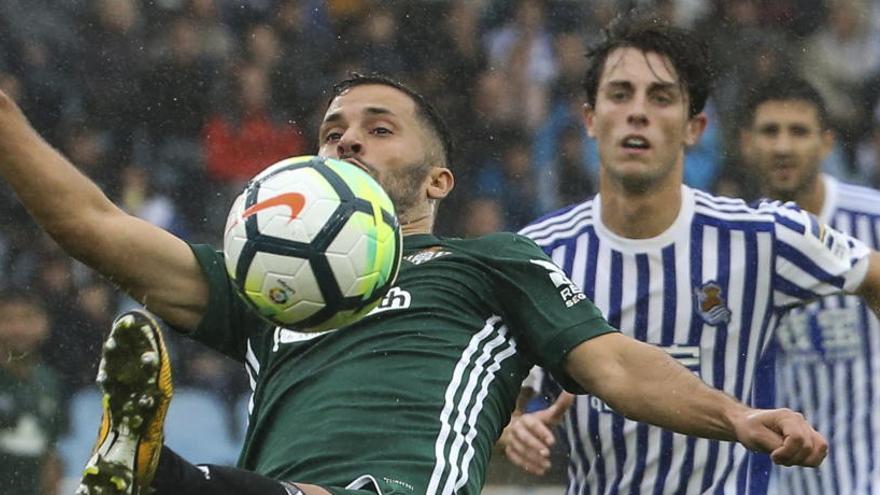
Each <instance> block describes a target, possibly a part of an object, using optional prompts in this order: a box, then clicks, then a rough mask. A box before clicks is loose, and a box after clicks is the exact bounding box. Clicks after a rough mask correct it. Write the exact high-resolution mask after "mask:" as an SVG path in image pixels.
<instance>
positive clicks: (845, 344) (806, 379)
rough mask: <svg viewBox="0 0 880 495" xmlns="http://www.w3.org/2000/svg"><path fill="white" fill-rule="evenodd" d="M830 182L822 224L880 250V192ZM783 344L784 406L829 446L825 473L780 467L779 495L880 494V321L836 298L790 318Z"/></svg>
mask: <svg viewBox="0 0 880 495" xmlns="http://www.w3.org/2000/svg"><path fill="white" fill-rule="evenodd" d="M824 180H825V205H824V206H823V208H822V212H821V214H820V215H819V220H820V221H822V222H825V223H827V224H829V225H831V226H832V227H833V228H834V229H836V230H839V231H841V232H845V233H847V234H849V235H851V236H853V237H855V238H857V239H859V240H861V241H862V242H864V243H865V244H867V245H868V246H870V247H871V248H873V249H877V248H878V247H880V191H875V190H872V189H866V188H863V187H858V186H853V185H848V184H842V183H839V182H837V181H836V180H835V179H833V178H831V177H829V176H825V177H824ZM776 342H777V343H778V346H776V347H775V350H776V360H777V361H776V373H777V382H776V392H777V403H778V404H780V405H781V406H785V407H790V408H792V409H795V410H798V411H801V412H803V413H804V415H805V416H806V417H807V418H808V419H809V420H810V421H811V422H812V423H813V425H814V427H815V428H816V429H817V430H818V431H820V432H822V433H823V434H824V435H825V436H826V438H827V439H828V443H829V449H828V457H827V458H826V459H825V462H823V463H822V465H821V466H820V467H819V469H804V468H785V469H779V470H778V471H777V473H776V474H777V475H778V476H779V478H778V480H777V481H778V483H777V486H778V489H779V493H781V494H799V495H812V494H816V495H819V494H821V495H834V494H841V495H843V494H846V495H869V494H874V493H878V491H880V323H878V321H877V319H876V318H875V317H874V315H873V313H872V312H871V311H870V309H868V308H867V307H866V306H865V304H864V303H863V302H862V300H861V299H859V298H858V297H855V296H844V295H838V296H829V297H826V298H824V299H822V300H820V301H817V302H814V303H812V304H810V305H808V306H806V307H800V308H796V309H793V310H792V311H791V312H790V313H789V314H787V315H786V316H785V317H784V318H783V319H782V321H781V323H780V325H779V330H778V331H777V341H776Z"/></svg>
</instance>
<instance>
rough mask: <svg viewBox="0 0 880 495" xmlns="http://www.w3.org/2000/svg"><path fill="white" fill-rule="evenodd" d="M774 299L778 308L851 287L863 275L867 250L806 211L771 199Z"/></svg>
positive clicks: (859, 282)
mask: <svg viewBox="0 0 880 495" xmlns="http://www.w3.org/2000/svg"><path fill="white" fill-rule="evenodd" d="M772 206H773V208H774V217H775V219H776V225H775V237H774V239H775V240H774V242H775V245H774V252H775V255H776V256H775V263H774V269H775V273H774V278H773V288H774V301H775V306H776V307H778V308H785V307H789V306H792V305H796V304H802V303H804V302H806V301H810V300H813V299H816V298H819V297H822V296H827V295H829V294H835V293H839V292H852V291H855V290H856V289H857V288H858V287H859V285H860V284H861V283H862V280H863V279H864V278H865V274H866V273H867V268H868V255H869V254H870V252H871V251H870V249H869V248H868V247H867V246H866V245H865V244H864V243H862V242H861V241H859V240H858V239H855V238H853V237H851V236H848V235H846V234H844V233H842V232H840V231H837V230H835V229H833V228H831V227H829V226H828V225H823V224H821V223H819V221H818V220H817V219H816V217H814V216H813V215H811V214H810V213H808V212H806V211H804V210H801V209H800V208H798V207H797V206H795V205H793V204H791V203H788V204H785V205H780V204H778V203H775V204H773V205H772Z"/></svg>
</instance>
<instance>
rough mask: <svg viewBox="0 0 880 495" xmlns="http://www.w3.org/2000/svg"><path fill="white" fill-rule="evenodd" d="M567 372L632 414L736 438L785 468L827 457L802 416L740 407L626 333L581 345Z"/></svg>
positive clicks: (716, 436) (673, 426)
mask: <svg viewBox="0 0 880 495" xmlns="http://www.w3.org/2000/svg"><path fill="white" fill-rule="evenodd" d="M566 370H567V371H568V373H569V374H570V375H571V376H572V377H573V378H574V379H576V380H577V381H578V382H579V383H580V384H581V386H583V387H584V388H585V389H586V390H587V391H589V392H590V393H592V394H595V395H597V396H598V397H600V398H601V399H603V400H604V401H605V402H607V403H608V405H609V406H611V407H612V408H613V409H615V410H616V411H617V412H619V413H621V414H623V415H624V416H626V417H628V418H630V419H633V420H636V421H643V422H646V423H651V424H654V425H657V426H661V427H663V428H668V429H670V430H674V431H677V432H679V433H684V434H686V435H694V436H700V437H705V438H713V439H717V440H729V441H738V442H740V443H742V444H744V445H745V446H746V447H748V448H749V449H751V450H754V451H759V452H768V453H770V455H771V458H772V459H773V461H774V462H776V463H777V464H782V465H786V466H792V465H801V466H818V465H819V463H821V462H822V459H824V458H825V453H826V451H827V448H828V447H827V443H826V441H825V438H824V437H822V435H820V434H819V433H818V432H816V431H815V430H814V429H813V428H812V427H811V426H810V425H809V424H808V423H807V422H806V420H805V419H804V417H803V416H802V415H801V414H800V413H796V412H794V411H791V410H789V409H773V410H759V409H752V408H749V407H746V406H744V405H742V404H741V403H739V402H737V401H736V400H735V399H733V398H732V397H730V396H728V395H727V394H725V393H723V392H720V391H718V390H715V389H713V388H711V387H709V386H707V385H706V384H705V383H703V382H702V381H701V380H700V379H699V378H697V377H696V376H695V375H694V374H693V373H691V372H690V371H689V370H688V369H686V368H685V367H683V366H681V365H680V364H679V363H678V362H676V361H675V360H674V359H672V358H671V357H670V356H669V355H668V354H666V353H665V352H663V351H662V350H660V349H658V348H656V347H654V346H652V345H649V344H645V343H643V342H639V341H637V340H634V339H631V338H629V337H627V336H625V335H622V334H616V333H615V334H606V335H602V336H599V337H596V338H594V339H591V340H588V341H586V342H584V343H582V344H581V345H579V346H578V347H576V348H575V349H574V350H572V351H571V352H570V353H569V354H568V357H567V361H566Z"/></svg>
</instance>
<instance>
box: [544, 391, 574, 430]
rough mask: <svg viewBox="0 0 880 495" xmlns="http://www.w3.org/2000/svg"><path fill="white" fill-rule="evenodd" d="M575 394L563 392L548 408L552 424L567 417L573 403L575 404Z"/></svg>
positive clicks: (556, 423)
mask: <svg viewBox="0 0 880 495" xmlns="http://www.w3.org/2000/svg"><path fill="white" fill-rule="evenodd" d="M574 399H575V395H574V394H570V393H568V392H562V393H561V394H559V397H558V398H557V399H556V401H555V402H553V404H551V405H550V407H548V408H547V409H546V411H547V414H548V418H547V419H548V420H549V421H550V424H552V425H554V426H555V425H558V424H559V422H560V421H562V419H563V418H564V417H565V413H566V412H568V410H569V408H571V405H572V404H574Z"/></svg>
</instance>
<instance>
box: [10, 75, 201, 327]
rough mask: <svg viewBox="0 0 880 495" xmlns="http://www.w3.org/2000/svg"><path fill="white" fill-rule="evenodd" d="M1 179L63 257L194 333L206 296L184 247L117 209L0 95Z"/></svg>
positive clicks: (158, 230)
mask: <svg viewBox="0 0 880 495" xmlns="http://www.w3.org/2000/svg"><path fill="white" fill-rule="evenodd" d="M0 175H2V176H3V177H4V178H5V179H6V180H7V181H8V182H9V184H10V185H11V186H12V188H13V189H14V190H15V192H16V194H17V195H18V197H19V199H20V200H21V202H22V203H23V204H24V206H25V207H26V208H27V209H28V211H29V212H30V213H31V215H33V217H34V219H35V220H36V221H37V223H39V224H40V225H41V226H42V227H43V228H44V229H45V230H46V231H47V232H48V233H49V234H50V235H51V236H52V238H54V239H55V241H57V242H58V243H59V244H60V245H61V246H62V247H63V248H64V250H65V251H67V252H68V253H69V254H70V255H72V256H73V257H75V258H77V259H79V260H80V261H82V262H83V263H85V264H87V265H89V266H91V267H92V268H94V269H95V270H96V271H98V272H99V273H101V274H103V275H104V276H106V277H108V278H109V279H110V280H112V281H113V282H114V283H115V284H117V285H118V286H119V287H120V288H121V289H123V290H124V291H126V292H128V293H129V294H130V295H131V296H132V297H134V298H135V299H137V300H138V301H140V302H142V303H144V304H145V305H146V306H147V308H148V309H150V310H151V311H153V312H155V313H156V314H157V315H159V316H161V317H162V318H163V319H164V320H165V321H167V322H169V323H170V324H173V325H176V326H178V327H180V328H195V326H196V324H197V323H198V322H199V320H200V319H201V316H202V313H203V311H204V310H205V308H206V306H207V300H208V289H207V283H206V280H205V277H204V275H203V274H202V272H201V269H200V268H199V266H198V264H197V263H196V259H195V256H194V255H193V253H192V251H190V249H189V247H188V246H187V245H186V243H185V242H184V241H182V240H181V239H178V238H177V237H175V236H173V235H171V234H170V233H168V232H166V231H164V230H162V229H160V228H158V227H155V226H153V225H151V224H150V223H148V222H145V221H143V220H141V219H139V218H137V217H134V216H131V215H128V214H127V213H125V212H124V211H122V210H121V209H119V208H118V207H116V206H115V205H114V204H113V203H112V202H111V201H110V200H109V199H107V197H106V196H105V195H104V193H103V192H102V191H101V190H100V189H99V188H98V187H97V186H96V185H95V184H94V183H93V182H92V181H91V180H89V179H88V178H87V177H86V176H85V175H83V174H82V173H80V171H79V170H77V169H76V167H74V166H73V165H72V164H71V163H70V162H69V161H68V160H67V159H66V158H64V157H63V156H62V155H61V154H60V153H59V152H58V151H56V150H55V149H53V148H52V147H51V146H50V145H49V144H48V143H47V142H46V141H45V140H44V139H43V138H42V137H40V136H39V134H38V133H37V132H36V131H35V130H34V129H33V127H31V125H30V124H29V123H28V121H27V118H26V117H25V116H24V114H23V113H22V112H21V110H20V109H19V108H18V106H17V105H16V104H15V103H14V102H13V101H12V100H11V99H10V98H9V97H8V96H7V95H6V94H5V93H2V92H0Z"/></svg>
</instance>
